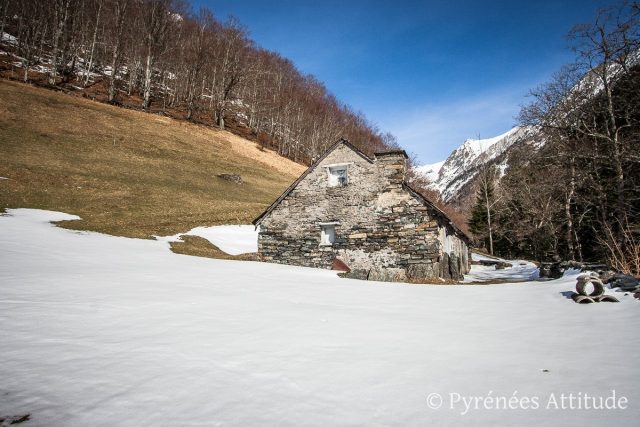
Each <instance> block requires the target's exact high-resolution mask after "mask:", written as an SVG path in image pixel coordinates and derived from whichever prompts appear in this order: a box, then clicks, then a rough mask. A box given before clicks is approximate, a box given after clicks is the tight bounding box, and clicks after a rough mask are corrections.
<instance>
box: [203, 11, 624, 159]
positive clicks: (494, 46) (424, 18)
mask: <svg viewBox="0 0 640 427" xmlns="http://www.w3.org/2000/svg"><path fill="white" fill-rule="evenodd" d="M191 3H192V4H193V5H194V8H196V9H197V8H198V7H199V6H200V5H206V6H208V7H209V8H211V9H212V10H213V12H214V14H215V15H216V16H217V17H218V18H219V19H222V20H224V19H226V18H227V17H228V16H229V15H233V16H234V17H236V18H238V19H239V21H240V22H241V23H242V24H243V25H245V26H246V27H247V28H248V30H249V33H250V35H251V37H252V39H254V40H255V41H256V42H257V44H258V45H260V46H262V47H264V48H266V49H269V50H273V51H277V52H279V53H281V54H282V55H284V56H285V57H287V58H290V59H291V60H292V61H293V62H294V63H295V64H296V66H297V67H298V69H299V70H300V71H302V72H303V73H309V74H313V75H315V76H316V77H317V78H318V79H319V80H321V81H323V82H324V83H325V84H326V86H327V88H328V89H329V90H330V91H331V92H332V93H334V94H335V95H336V96H337V98H338V99H340V100H341V101H343V102H345V103H346V104H348V105H350V106H351V107H352V108H353V109H354V110H356V111H361V112H362V113H363V114H364V115H365V116H366V117H367V118H368V119H369V120H370V121H371V122H372V123H374V124H375V125H377V126H378V127H379V128H380V129H381V130H383V131H389V132H391V133H393V134H394V135H395V136H396V137H397V138H398V141H399V142H400V145H401V146H402V147H403V148H405V149H406V150H407V151H409V152H412V153H414V154H416V155H417V156H418V159H419V161H420V162H421V163H433V162H436V161H439V160H444V159H445V158H446V157H447V156H448V155H449V153H450V152H451V151H452V150H453V149H454V148H455V147H457V146H458V145H460V144H461V143H462V142H463V141H464V140H465V139H466V138H476V137H477V136H478V135H480V137H481V138H488V137H492V136H496V135H499V134H501V133H504V132H505V131H507V130H509V129H510V128H511V127H513V126H514V125H515V124H516V120H515V116H516V115H517V113H518V111H519V109H520V106H521V105H522V104H525V103H526V102H527V98H526V95H527V92H528V90H529V89H531V88H533V87H535V86H537V85H539V84H541V83H544V82H545V81H546V80H547V79H548V78H549V77H550V75H551V74H552V73H553V72H554V71H556V70H557V69H558V68H559V67H560V66H561V65H562V64H565V63H567V62H570V61H571V59H572V54H571V52H570V50H569V49H568V48H567V39H566V34H567V32H568V31H569V30H570V29H571V27H572V26H573V25H574V24H578V23H582V22H589V21H591V20H592V19H593V17H594V16H595V13H596V11H597V9H598V8H600V7H603V6H608V5H611V4H613V1H612V0H577V1H576V0H567V1H552V0H529V1H518V0H512V1H499V0H494V1H463V0H448V1H446V0H445V1H440V0H437V1H403V0H395V1H390V0H387V1H373V0H372V1H362V0H343V1H334V0H311V1H306V0H280V1H278V0H273V1H267V0H263V1H260V0H246V1H243V0H192V2H191Z"/></svg>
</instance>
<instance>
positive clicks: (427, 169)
mask: <svg viewBox="0 0 640 427" xmlns="http://www.w3.org/2000/svg"><path fill="white" fill-rule="evenodd" d="M444 162H445V160H443V161H441V162H438V163H432V164H430V165H422V166H416V167H415V168H414V170H415V171H416V173H417V174H418V175H420V176H422V177H424V178H426V179H427V180H429V182H436V181H437V180H438V176H439V175H440V169H442V165H444Z"/></svg>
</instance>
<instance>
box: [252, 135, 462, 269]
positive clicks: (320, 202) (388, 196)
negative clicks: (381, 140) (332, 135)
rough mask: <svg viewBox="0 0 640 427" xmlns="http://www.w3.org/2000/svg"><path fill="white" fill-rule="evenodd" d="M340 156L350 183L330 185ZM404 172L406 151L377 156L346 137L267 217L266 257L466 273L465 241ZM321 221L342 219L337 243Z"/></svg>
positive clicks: (262, 244) (261, 246) (263, 229)
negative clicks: (411, 187)
mask: <svg viewBox="0 0 640 427" xmlns="http://www.w3.org/2000/svg"><path fill="white" fill-rule="evenodd" d="M336 164H340V165H344V164H346V165H347V171H348V172H347V174H348V184H347V185H346V186H343V187H342V186H341V187H331V186H329V180H328V170H327V169H328V166H330V165H336ZM404 175H405V157H404V153H403V152H398V153H390V154H382V155H377V156H376V158H375V159H374V160H373V161H371V160H369V159H367V158H365V157H363V156H361V155H360V154H358V153H357V152H355V151H354V150H353V149H351V148H350V147H349V146H348V145H346V144H339V145H338V146H337V147H336V148H335V149H334V150H333V151H332V152H330V153H329V154H328V155H327V156H326V157H325V158H324V159H323V160H322V161H321V162H320V163H319V164H318V165H317V166H316V167H315V168H313V169H312V170H311V171H310V172H309V173H308V175H307V176H306V177H304V179H302V181H300V182H299V184H298V185H297V186H296V187H295V188H294V189H293V190H292V191H291V192H290V193H289V194H288V195H287V196H286V197H285V198H284V199H283V200H282V201H281V202H280V203H279V204H278V205H277V206H276V207H275V208H274V209H273V210H272V211H271V212H270V213H269V214H267V215H266V216H265V217H264V218H263V219H262V221H261V222H260V234H259V237H258V251H259V253H260V255H261V257H262V259H263V260H265V261H269V262H277V263H282V264H293V265H302V266H309V267H319V268H331V264H332V262H333V260H334V259H335V258H339V259H340V260H342V261H343V262H344V263H345V264H347V265H348V266H349V267H350V268H351V270H352V275H353V276H354V277H359V278H368V279H371V280H386V281H404V280H421V279H427V278H434V277H452V276H453V278H460V277H461V275H462V274H464V273H466V271H467V270H468V249H467V247H466V244H465V243H464V242H463V241H462V240H461V239H459V238H457V237H456V236H454V235H453V230H452V229H451V227H450V226H449V227H448V226H446V225H445V224H443V221H442V220H441V219H439V218H438V215H437V214H435V215H434V212H430V210H431V208H430V207H428V206H427V205H426V204H425V203H424V201H423V200H421V198H420V197H419V196H417V195H415V194H413V193H412V192H411V191H408V190H407V189H406V188H405V187H404V185H403V182H404ZM322 223H335V230H336V238H335V242H334V244H333V245H328V246H323V245H321V244H320V234H321V224H322ZM443 234H444V236H445V239H443V238H442V237H441V236H442V235H443ZM445 245H448V247H447V249H449V250H450V252H451V254H452V256H447V255H446V254H445V252H444V249H445ZM452 259H453V263H452ZM445 264H446V268H445ZM452 266H454V268H452Z"/></svg>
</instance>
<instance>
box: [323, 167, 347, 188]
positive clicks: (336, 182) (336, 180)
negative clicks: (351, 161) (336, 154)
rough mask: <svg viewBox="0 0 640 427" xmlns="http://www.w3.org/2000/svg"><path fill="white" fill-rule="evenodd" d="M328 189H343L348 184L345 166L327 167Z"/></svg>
mask: <svg viewBox="0 0 640 427" xmlns="http://www.w3.org/2000/svg"><path fill="white" fill-rule="evenodd" d="M328 169H329V187H344V186H345V185H347V184H348V183H349V176H348V174H347V166H346V165H344V166H342V165H341V166H329V168H328Z"/></svg>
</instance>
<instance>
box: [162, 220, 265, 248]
mask: <svg viewBox="0 0 640 427" xmlns="http://www.w3.org/2000/svg"><path fill="white" fill-rule="evenodd" d="M181 236H198V237H202V238H203V239H206V240H208V241H209V242H210V243H212V244H214V245H215V246H217V247H218V248H219V249H220V250H221V251H223V252H226V253H228V254H229V255H240V254H245V253H251V252H258V229H256V227H254V226H253V225H218V226H213V227H196V228H193V229H191V230H189V231H187V232H186V233H179V234H175V235H173V236H166V237H160V236H156V240H159V241H163V242H178V241H181Z"/></svg>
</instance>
